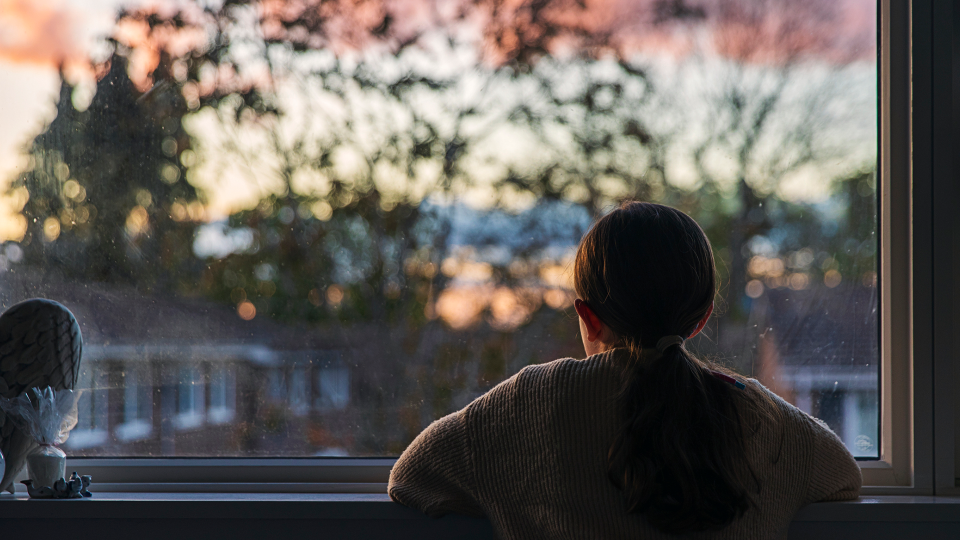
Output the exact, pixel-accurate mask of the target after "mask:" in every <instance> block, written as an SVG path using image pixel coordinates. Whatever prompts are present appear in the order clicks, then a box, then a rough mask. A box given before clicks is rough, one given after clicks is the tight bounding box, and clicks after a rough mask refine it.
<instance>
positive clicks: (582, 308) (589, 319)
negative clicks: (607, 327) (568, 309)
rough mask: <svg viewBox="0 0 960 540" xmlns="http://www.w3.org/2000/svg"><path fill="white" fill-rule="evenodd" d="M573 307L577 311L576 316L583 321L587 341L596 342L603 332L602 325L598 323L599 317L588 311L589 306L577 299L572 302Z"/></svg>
mask: <svg viewBox="0 0 960 540" xmlns="http://www.w3.org/2000/svg"><path fill="white" fill-rule="evenodd" d="M573 307H574V309H576V310H577V315H579V316H580V320H581V321H583V328H584V330H586V334H587V335H586V336H585V337H586V338H587V341H596V340H597V338H599V337H600V334H601V333H602V332H603V323H602V322H601V321H600V317H597V314H596V313H594V312H593V310H592V309H590V306H588V305H587V303H586V302H584V301H583V300H580V299H579V298H577V299H576V300H575V301H574V302H573Z"/></svg>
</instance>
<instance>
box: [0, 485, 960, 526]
mask: <svg viewBox="0 0 960 540" xmlns="http://www.w3.org/2000/svg"><path fill="white" fill-rule="evenodd" d="M93 487H94V488H96V485H94V486H93ZM51 505H56V508H53V507H52V506H51ZM50 519H63V520H71V521H70V522H64V523H63V524H59V523H55V524H50V523H48V520H50ZM77 520H80V521H79V522H78V521H77ZM85 520H90V521H89V523H87V524H84V521H85ZM0 523H3V528H4V536H5V537H6V536H7V535H8V534H9V535H11V537H15V535H16V534H18V533H22V534H24V535H26V534H30V535H33V534H35V532H36V531H37V530H41V529H43V528H44V527H50V526H52V527H53V528H61V527H68V526H69V527H70V528H76V529H77V530H84V529H86V530H89V531H90V532H91V533H95V534H97V536H98V537H99V538H114V537H116V538H126V537H129V534H130V532H131V531H134V530H136V531H138V537H142V538H141V540H146V539H148V538H165V539H169V538H202V537H206V538H210V537H220V538H229V537H242V538H257V537H265V538H271V537H273V538H276V537H279V536H280V535H281V534H291V535H297V536H296V537H302V538H306V537H308V536H315V535H316V533H317V532H320V531H322V532H323V533H324V536H325V537H327V538H338V537H341V536H342V537H349V538H351V539H352V540H358V539H362V538H383V537H388V536H389V537H390V538H447V537H449V538H454V537H455V538H465V539H470V538H477V539H481V538H483V539H492V538H493V531H492V528H491V527H490V524H489V522H487V521H486V520H482V519H475V518H468V517H465V516H452V515H451V516H446V517H444V518H441V519H431V518H429V517H427V516H425V515H423V514H421V513H420V512H418V511H416V510H412V509H410V508H406V507H404V506H401V505H398V504H395V503H393V502H392V501H391V500H390V498H389V497H387V495H385V494H379V493H357V494H336V493H326V494H315V493H314V494H308V493H303V494H297V493H257V494H251V493H94V498H93V499H84V500H77V501H29V500H27V497H26V495H25V494H20V493H18V494H17V495H0ZM187 531H189V532H187ZM331 535H332V536H331ZM840 537H842V538H845V539H846V538H870V539H871V540H877V539H881V538H911V537H912V538H958V537H960V497H903V496H886V497H864V498H861V499H860V500H858V501H851V502H840V503H820V504H814V505H811V506H808V507H806V508H804V509H803V510H801V511H800V513H799V514H798V515H797V517H796V519H795V520H794V522H793V524H792V526H791V528H790V538H791V540H793V539H797V538H800V539H803V538H840Z"/></svg>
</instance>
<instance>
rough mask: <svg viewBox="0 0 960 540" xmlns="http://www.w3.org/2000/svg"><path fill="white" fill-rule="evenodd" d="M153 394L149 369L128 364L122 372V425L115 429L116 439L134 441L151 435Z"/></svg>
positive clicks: (137, 364) (135, 364)
mask: <svg viewBox="0 0 960 540" xmlns="http://www.w3.org/2000/svg"><path fill="white" fill-rule="evenodd" d="M153 394H154V392H153V386H152V380H151V377H150V372H149V368H148V367H147V366H143V365H140V364H139V363H128V364H127V366H126V369H125V370H124V372H123V423H121V424H120V425H118V426H117V428H116V437H117V439H119V440H121V441H136V440H141V439H146V438H148V437H150V436H151V435H152V433H153Z"/></svg>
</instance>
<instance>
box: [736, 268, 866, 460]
mask: <svg viewBox="0 0 960 540" xmlns="http://www.w3.org/2000/svg"><path fill="white" fill-rule="evenodd" d="M878 307H879V302H878V293H877V289H876V287H866V286H861V285H859V284H855V285H841V286H839V287H836V288H828V287H825V286H815V287H812V288H809V289H805V290H800V291H794V290H790V289H787V288H780V289H767V290H766V291H765V292H764V294H763V295H762V296H760V297H759V298H757V299H756V300H754V303H753V306H752V310H751V314H750V323H751V324H750V326H754V325H755V326H756V328H757V330H758V331H759V339H758V340H757V344H756V350H755V351H754V353H753V374H754V377H756V378H757V379H758V380H760V381H761V382H762V383H764V384H765V385H766V386H767V387H768V388H770V390H772V391H774V392H775V393H776V394H777V395H779V396H781V397H783V398H784V399H786V400H787V401H789V402H791V403H793V404H794V405H796V406H797V407H798V408H800V409H801V410H803V411H805V412H807V413H809V414H811V415H813V416H816V417H817V418H820V419H821V420H823V421H824V422H826V423H827V425H829V426H830V427H831V429H833V430H834V432H836V433H837V435H839V436H840V438H841V439H842V440H843V441H844V443H845V444H846V445H847V447H848V448H849V450H850V451H851V452H852V453H853V455H855V456H860V457H874V458H876V457H879V437H878V434H879V418H880V415H879V413H878V407H879V395H878V389H879V383H880V377H879V373H880V363H879V358H880V335H879V332H878V328H877V326H878V315H877V312H878Z"/></svg>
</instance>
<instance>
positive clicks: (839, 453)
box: [804, 417, 863, 504]
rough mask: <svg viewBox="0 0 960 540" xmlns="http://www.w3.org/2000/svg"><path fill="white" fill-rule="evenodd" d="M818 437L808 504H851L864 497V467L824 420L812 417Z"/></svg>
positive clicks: (814, 447) (812, 424)
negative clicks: (862, 471) (861, 493)
mask: <svg viewBox="0 0 960 540" xmlns="http://www.w3.org/2000/svg"><path fill="white" fill-rule="evenodd" d="M808 419H809V420H810V423H811V427H812V432H813V436H814V441H813V456H812V460H811V462H810V471H809V476H808V478H809V479H810V481H809V483H808V484H807V496H806V498H805V500H804V504H809V503H814V502H824V501H848V500H852V499H856V498H857V497H859V496H860V485H861V484H862V482H863V479H862V477H861V475H860V466H859V465H857V462H856V460H854V459H853V455H851V454H850V451H849V450H847V448H846V446H844V445H843V443H842V442H841V441H840V438H839V437H837V436H836V434H834V433H833V431H831V430H830V428H829V427H827V425H826V424H824V423H823V422H822V421H821V420H818V419H815V418H811V417H808Z"/></svg>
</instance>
